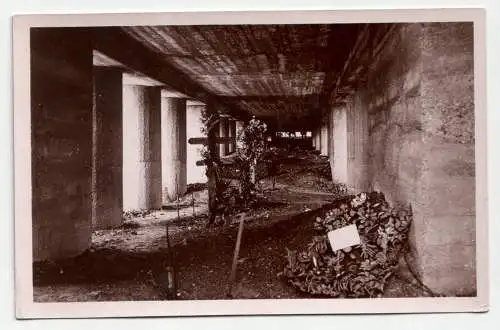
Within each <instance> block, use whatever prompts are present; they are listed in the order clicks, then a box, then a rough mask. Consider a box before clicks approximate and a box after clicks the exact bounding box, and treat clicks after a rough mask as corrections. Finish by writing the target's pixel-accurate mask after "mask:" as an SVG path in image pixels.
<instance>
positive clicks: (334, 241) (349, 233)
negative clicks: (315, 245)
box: [328, 225, 361, 252]
mask: <svg viewBox="0 0 500 330" xmlns="http://www.w3.org/2000/svg"><path fill="white" fill-rule="evenodd" d="M328 240H329V241H330V245H331V246H332V251H333V252H335V251H337V250H341V249H345V248H347V247H351V246H353V245H358V244H361V238H360V237H359V233H358V228H357V227H356V225H349V226H345V227H342V228H339V229H335V230H332V231H330V232H328Z"/></svg>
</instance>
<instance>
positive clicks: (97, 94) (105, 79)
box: [92, 67, 123, 229]
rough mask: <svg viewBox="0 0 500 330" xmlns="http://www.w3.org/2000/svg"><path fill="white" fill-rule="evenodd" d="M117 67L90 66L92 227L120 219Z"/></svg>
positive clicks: (119, 87)
mask: <svg viewBox="0 0 500 330" xmlns="http://www.w3.org/2000/svg"><path fill="white" fill-rule="evenodd" d="M122 76H123V74H122V72H121V70H120V69H116V68H112V67H95V68H94V107H93V122H94V123H93V138H94V143H93V164H92V195H93V196H92V222H93V226H94V228H95V229H105V228H114V227H118V226H120V225H121V224H122V222H123V213H122V212H123V190H122V187H123V179H122V165H123V163H122V158H123V132H122V131H123V130H122V111H123V109H122V104H123V96H122V90H123V86H122V81H123V77H122Z"/></svg>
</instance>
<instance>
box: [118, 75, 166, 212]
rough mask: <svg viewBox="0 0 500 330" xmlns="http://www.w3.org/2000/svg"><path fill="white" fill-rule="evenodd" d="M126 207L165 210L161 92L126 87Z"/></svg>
mask: <svg viewBox="0 0 500 330" xmlns="http://www.w3.org/2000/svg"><path fill="white" fill-rule="evenodd" d="M123 143H124V151H123V182H124V186H123V208H124V210H135V209H158V208H160V207H161V182H162V181H161V178H162V175H161V89H160V87H152V86H140V85H128V84H124V85H123Z"/></svg>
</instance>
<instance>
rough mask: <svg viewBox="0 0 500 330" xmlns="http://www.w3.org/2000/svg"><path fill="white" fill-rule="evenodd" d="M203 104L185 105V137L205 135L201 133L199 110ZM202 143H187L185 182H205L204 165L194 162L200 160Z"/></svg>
mask: <svg viewBox="0 0 500 330" xmlns="http://www.w3.org/2000/svg"><path fill="white" fill-rule="evenodd" d="M203 108H204V106H203V105H188V106H187V119H186V122H187V138H188V140H189V139H190V138H197V137H206V136H204V134H203V133H202V123H201V110H202V109H203ZM202 149H203V145H201V144H189V143H188V145H187V183H188V184H191V183H204V182H207V177H206V175H205V171H206V166H196V162H197V161H199V160H201V159H202V158H201V151H202Z"/></svg>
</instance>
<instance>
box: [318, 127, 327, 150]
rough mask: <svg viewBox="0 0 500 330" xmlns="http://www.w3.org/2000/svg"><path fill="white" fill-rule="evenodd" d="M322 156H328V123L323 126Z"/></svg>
mask: <svg viewBox="0 0 500 330" xmlns="http://www.w3.org/2000/svg"><path fill="white" fill-rule="evenodd" d="M320 138H321V149H320V152H321V155H323V156H328V125H327V124H326V123H324V124H322V125H321V137H320Z"/></svg>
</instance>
